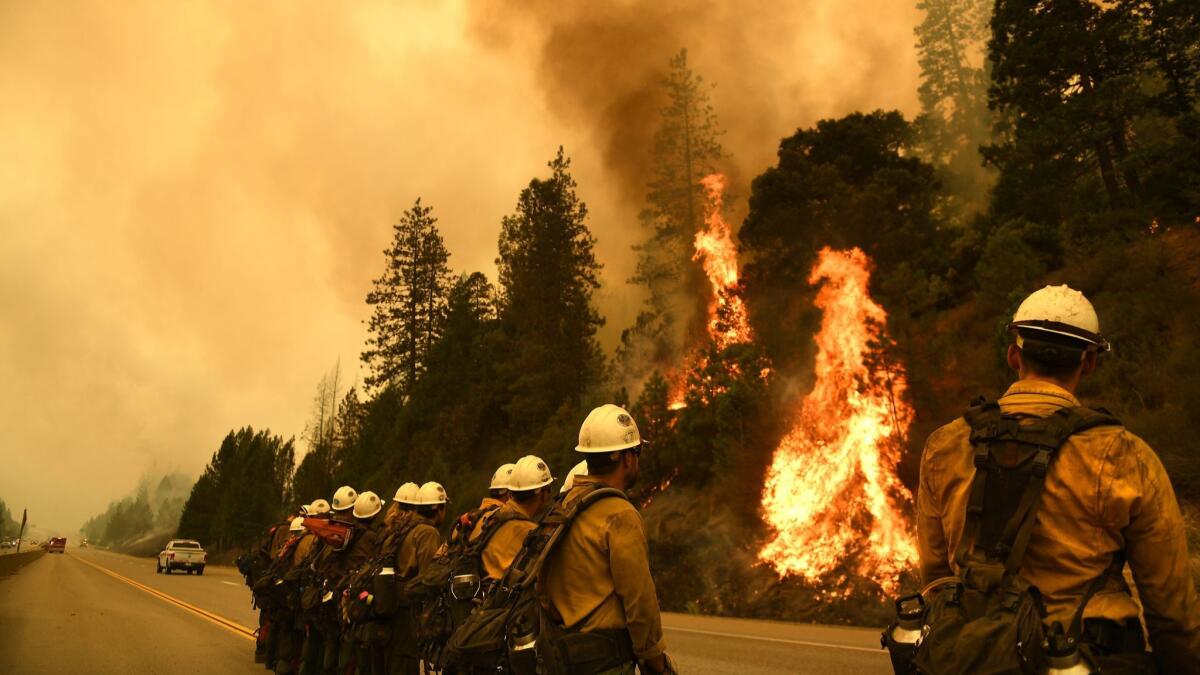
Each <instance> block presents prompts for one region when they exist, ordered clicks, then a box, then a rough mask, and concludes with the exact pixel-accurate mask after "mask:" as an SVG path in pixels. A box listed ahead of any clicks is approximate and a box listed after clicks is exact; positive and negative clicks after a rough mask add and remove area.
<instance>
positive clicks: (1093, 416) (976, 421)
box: [955, 402, 1120, 576]
mask: <svg viewBox="0 0 1200 675" xmlns="http://www.w3.org/2000/svg"><path fill="white" fill-rule="evenodd" d="M964 417H965V418H966V420H967V423H968V424H970V425H971V445H972V447H973V448H974V458H973V461H974V464H975V478H974V480H973V482H972V484H971V492H970V494H969V496H968V501H967V515H966V522H965V524H964V528H963V536H962V538H961V539H960V540H959V545H958V547H957V549H956V550H955V562H956V563H957V564H958V565H959V566H960V567H962V566H963V565H964V563H965V561H966V556H967V554H968V553H970V552H971V551H972V550H973V549H974V547H975V539H976V537H977V536H978V533H979V523H980V519H981V516H982V514H983V504H984V493H985V489H986V484H987V474H988V468H989V464H990V461H989V456H990V455H991V454H992V448H993V447H995V446H998V445H1004V444H1018V445H1022V446H1026V447H1033V448H1034V449H1035V454H1034V456H1033V460H1032V462H1031V463H1030V466H1029V470H1028V480H1027V481H1026V485H1025V490H1024V492H1023V493H1022V495H1021V500H1020V502H1019V503H1018V505H1017V508H1016V511H1015V512H1014V513H1013V515H1012V517H1011V518H1009V520H1008V522H1007V524H1006V525H1005V527H1004V531H1003V533H1002V534H1001V535H1000V537H999V539H998V540H997V542H996V545H995V547H994V548H993V549H992V550H991V551H990V553H991V554H992V556H993V557H996V558H1004V559H1005V561H1004V572H1005V574H1006V575H1009V576H1011V575H1013V574H1015V573H1016V572H1017V570H1019V569H1020V567H1021V563H1022V561H1023V560H1024V558H1025V550H1026V549H1027V547H1028V545H1029V539H1030V537H1031V535H1032V533H1033V524H1034V522H1035V521H1036V520H1037V508H1038V506H1039V505H1040V502H1041V496H1042V493H1043V492H1044V491H1045V487H1046V480H1045V479H1046V474H1047V473H1048V472H1049V470H1050V465H1051V463H1052V462H1053V460H1054V458H1055V456H1056V455H1057V452H1058V450H1059V448H1061V447H1062V445H1063V444H1064V443H1066V442H1067V439H1069V438H1070V437H1071V436H1073V435H1075V434H1077V433H1080V432H1082V431H1085V430H1087V429H1091V428H1094V427H1098V426H1104V425H1119V424H1120V422H1119V421H1118V420H1116V419H1115V418H1114V417H1112V416H1111V415H1108V414H1105V413H1103V412H1099V411H1095V410H1091V409H1089V408H1083V407H1074V408H1062V409H1060V410H1058V411H1056V412H1055V413H1054V414H1052V415H1049V416H1047V417H1044V418H1035V419H1032V420H1030V419H1029V418H1024V419H1022V418H1021V417H1019V416H1015V415H1004V414H1003V413H1002V412H1001V410H1000V406H999V405H998V404H996V403H994V402H984V403H982V404H981V405H978V406H975V407H972V408H971V409H970V410H968V411H967V413H966V414H965V415H964ZM1022 421H1024V422H1025V423H1024V424H1022Z"/></svg>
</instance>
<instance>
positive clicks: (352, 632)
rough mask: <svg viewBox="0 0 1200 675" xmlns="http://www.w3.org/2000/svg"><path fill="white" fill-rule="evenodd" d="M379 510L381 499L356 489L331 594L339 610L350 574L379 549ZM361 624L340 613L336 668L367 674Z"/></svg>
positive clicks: (366, 651)
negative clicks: (350, 525) (351, 520)
mask: <svg viewBox="0 0 1200 675" xmlns="http://www.w3.org/2000/svg"><path fill="white" fill-rule="evenodd" d="M382 510H383V502H382V501H381V500H380V499H379V496H378V495H376V494H375V493H374V492H371V491H369V490H368V491H366V492H362V493H359V495H358V496H357V497H356V498H355V499H354V507H353V509H352V513H353V515H354V537H353V538H351V539H350V544H349V545H348V546H347V547H346V555H345V558H344V561H343V566H342V570H343V572H342V575H341V577H339V579H338V581H337V582H336V584H335V587H334V589H335V590H334V595H335V596H336V597H338V598H339V602H340V603H341V606H342V609H343V612H344V609H345V607H346V605H347V603H348V601H349V597H348V596H347V591H348V589H349V587H350V580H351V575H352V574H354V573H355V572H357V571H359V570H360V569H361V568H362V566H363V564H364V563H366V562H367V560H368V559H370V558H371V556H373V555H374V554H375V552H376V551H377V550H378V549H379V543H380V540H381V539H382V534H381V533H382V530H383V525H384V519H383V518H380V517H378V516H379V512H380V511H382ZM364 628H365V627H364V626H360V625H353V624H351V623H350V622H349V621H348V620H346V618H345V615H344V614H343V621H342V636H341V648H340V650H339V652H338V671H339V672H343V673H345V672H350V671H352V670H354V669H355V668H356V665H357V667H358V672H360V673H365V674H367V675H370V674H371V673H373V670H372V669H371V668H370V665H369V664H370V660H369V645H368V643H367V639H366V638H367V635H366V634H365V633H364V631H363V629H364Z"/></svg>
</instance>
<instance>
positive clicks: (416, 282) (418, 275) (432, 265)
mask: <svg viewBox="0 0 1200 675" xmlns="http://www.w3.org/2000/svg"><path fill="white" fill-rule="evenodd" d="M432 214H433V208H432V207H429V206H422V205H421V200H420V199H417V201H416V203H415V204H413V206H412V208H411V209H409V210H408V211H406V212H405V213H404V215H403V216H402V217H401V218H400V222H399V223H397V224H396V225H395V226H393V230H394V236H393V240H392V246H391V248H389V249H387V250H386V251H384V254H385V255H386V256H387V267H386V269H385V270H384V273H383V275H382V276H381V277H379V278H378V279H376V280H375V288H374V289H373V290H372V291H371V292H370V293H368V294H367V304H368V305H371V307H372V313H371V319H370V320H369V322H368V324H367V329H368V331H369V332H370V337H369V338H368V339H367V349H366V351H364V352H363V354H362V360H363V362H364V363H366V364H367V366H368V367H369V368H370V371H371V373H370V375H369V376H368V377H367V378H366V385H367V387H369V388H371V389H374V390H378V389H382V388H385V387H388V386H396V387H399V389H400V391H401V392H402V393H406V392H408V391H409V390H410V389H411V388H412V386H413V384H414V383H415V382H416V381H417V379H418V378H419V377H420V375H421V373H422V372H423V370H424V359H425V357H426V355H427V354H428V353H429V350H430V349H431V348H432V347H433V345H434V343H435V342H437V339H438V336H439V335H440V334H441V330H442V321H443V319H444V315H445V308H446V293H447V292H448V290H449V286H450V281H451V276H450V268H449V266H448V264H447V261H448V260H449V258H450V253H449V252H448V251H447V250H446V245H445V242H444V241H443V240H442V235H441V232H440V231H439V230H438V227H437V218H434V217H433V215H432Z"/></svg>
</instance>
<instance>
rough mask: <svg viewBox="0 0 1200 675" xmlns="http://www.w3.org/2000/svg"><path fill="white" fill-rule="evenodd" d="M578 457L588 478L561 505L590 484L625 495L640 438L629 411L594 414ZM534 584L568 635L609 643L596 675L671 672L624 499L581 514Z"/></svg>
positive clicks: (633, 518) (638, 523)
mask: <svg viewBox="0 0 1200 675" xmlns="http://www.w3.org/2000/svg"><path fill="white" fill-rule="evenodd" d="M575 450H576V451H577V452H580V453H583V455H584V457H585V459H586V461H587V475H576V476H575V480H574V487H573V488H572V489H571V490H570V491H569V492H568V493H567V495H566V497H565V498H564V503H565V504H568V505H569V504H570V503H571V502H572V500H573V499H578V498H581V497H582V495H583V494H584V493H586V492H587V491H588V489H589V488H590V487H592V486H594V485H595V484H604V485H607V486H609V487H614V488H617V489H619V490H629V489H630V488H631V487H632V486H633V485H634V483H635V482H636V480H637V477H638V458H639V457H640V455H641V452H642V441H641V436H640V435H639V433H638V429H637V425H636V424H635V423H634V422H633V418H632V417H631V416H630V415H629V413H628V412H626V411H625V410H623V409H621V408H620V407H618V406H615V405H604V406H601V407H599V408H596V409H595V410H593V411H592V412H591V413H590V414H589V415H588V416H587V419H585V420H584V422H583V426H582V427H581V428H580V430H579V445H577V446H576V447H575ZM542 574H543V577H542V580H541V581H540V582H539V583H540V584H541V592H542V597H543V601H544V602H545V603H546V604H547V609H548V610H549V611H550V612H551V614H552V615H554V616H556V617H558V618H560V619H561V620H562V623H563V626H564V627H565V628H566V629H567V630H568V631H578V632H581V633H597V634H599V635H608V636H614V637H615V640H614V645H615V652H614V654H613V658H612V662H611V663H610V664H609V665H608V666H606V667H604V668H603V669H601V670H600V671H599V672H601V673H604V674H605V675H610V674H611V675H628V674H631V673H633V672H634V662H635V661H636V662H637V663H638V664H640V668H641V670H642V672H649V673H656V674H657V673H670V672H674V670H675V669H674V666H673V664H672V662H671V660H670V659H668V658H667V655H666V642H665V640H664V639H663V630H662V618H661V616H660V613H659V607H658V596H657V595H656V591H655V588H654V578H653V577H652V576H651V574H650V560H649V555H648V547H647V544H646V533H645V531H644V530H643V529H642V518H641V516H640V515H639V514H638V512H637V509H636V508H634V507H633V505H632V504H630V503H629V502H628V501H626V500H624V499H602V500H600V501H598V502H596V503H595V504H594V505H592V506H591V507H590V508H588V509H587V510H585V511H583V512H582V513H580V514H579V516H578V517H577V519H576V520H575V522H574V524H573V525H572V527H571V529H570V530H569V531H568V532H567V534H566V536H565V538H564V539H563V541H562V542H561V543H560V544H559V545H558V548H557V549H556V550H555V551H554V553H553V554H552V555H551V556H550V558H549V559H548V560H547V562H546V568H545V569H544V570H543V571H542Z"/></svg>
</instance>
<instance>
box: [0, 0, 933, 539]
mask: <svg viewBox="0 0 1200 675" xmlns="http://www.w3.org/2000/svg"><path fill="white" fill-rule="evenodd" d="M778 4H779V5H780V7H781V8H785V9H781V8H769V7H767V6H766V4H765V3H745V2H739V1H736V0H727V1H721V2H717V1H711V2H693V3H683V2H669V1H668V2H661V1H660V2H651V1H646V2H614V3H611V4H603V3H584V2H567V3H563V2H521V1H519V0H513V1H512V2H503V1H494V2H477V3H470V4H469V5H468V4H467V3H460V2H438V1H433V0H429V1H421V2H399V1H390V2H388V1H378V2H376V1H365V2H347V3H331V2H296V1H294V0H281V1H279V2H267V1H260V0H250V1H246V0H230V1H229V2H210V3H200V2H178V3H164V2H157V1H155V2H120V3H114V2H71V1H68V2H18V1H16V0H0V378H2V380H3V382H4V384H5V385H6V386H5V387H4V389H3V392H2V393H0V498H2V499H4V500H5V501H6V502H7V503H8V505H9V507H10V508H12V509H13V510H14V511H16V512H18V513H19V512H20V509H21V508H22V507H28V508H29V510H30V518H31V520H33V521H35V522H38V523H40V524H42V525H45V526H50V527H55V528H60V529H61V531H63V532H64V533H65V532H74V530H75V528H76V527H77V526H78V525H79V524H80V523H82V521H83V520H84V519H86V518H87V517H88V516H90V515H93V514H94V513H97V512H99V511H101V510H103V508H104V507H105V505H106V504H107V503H108V502H109V501H110V500H111V499H114V498H117V497H120V496H123V495H125V494H127V493H128V492H129V491H130V490H131V489H132V488H133V487H134V486H135V485H136V483H137V480H138V478H139V477H140V476H141V475H142V474H144V473H145V472H146V471H148V470H156V471H157V470H175V469H180V470H183V471H187V472H189V473H193V474H195V473H198V472H199V471H200V469H201V468H202V467H203V465H204V463H205V462H206V461H207V459H208V457H209V456H210V455H211V453H212V452H213V450H214V449H215V448H216V446H217V444H218V443H219V441H220V439H221V437H222V436H223V435H224V434H225V433H226V432H227V431H228V430H229V429H230V428H232V427H236V426H242V425H245V424H251V425H254V426H255V427H269V428H270V429H271V430H272V431H275V432H277V433H280V434H283V435H284V436H291V435H297V436H298V435H299V434H300V433H301V431H302V430H303V428H304V422H305V420H306V418H307V416H308V412H309V404H310V401H311V398H312V395H313V392H314V389H315V385H316V383H317V381H318V379H319V378H320V376H321V374H322V373H323V372H325V371H327V370H329V369H330V368H331V367H332V366H333V365H334V363H335V362H336V361H338V360H339V359H340V360H341V363H342V366H343V368H344V370H345V371H346V374H347V375H348V376H349V377H350V378H351V379H353V378H354V377H356V376H358V372H357V368H358V354H359V352H360V350H361V346H362V341H363V338H364V330H363V324H362V321H363V320H364V319H365V318H366V316H367V310H366V305H365V304H364V303H363V298H364V296H365V294H366V292H367V290H368V288H369V287H370V284H371V280H372V279H373V278H374V277H375V276H377V274H378V272H379V270H380V269H381V265H382V253H381V251H382V250H383V248H384V247H385V246H386V245H387V243H388V240H389V238H390V236H391V227H390V226H391V224H392V223H393V222H394V221H395V220H396V218H397V217H398V215H399V214H400V213H401V211H403V210H404V209H405V208H407V207H408V206H410V205H411V203H412V202H413V200H414V199H415V198H416V197H418V196H421V197H422V198H423V199H424V201H425V202H426V203H428V204H430V205H432V206H433V207H434V210H435V214H436V215H437V216H438V217H439V218H440V224H441V227H442V230H443V233H444V234H445V237H446V241H447V244H448V246H449V248H450V250H451V253H452V257H451V265H452V266H453V267H454V268H455V269H456V270H459V271H462V270H484V271H486V272H487V273H488V274H489V275H491V276H493V278H494V265H493V259H494V258H495V246H496V236H497V233H498V231H499V221H500V218H501V216H503V215H504V214H506V213H508V212H510V211H511V209H512V207H513V204H514V203H515V200H516V196H517V193H518V192H519V190H520V189H521V187H522V186H523V185H524V184H525V183H526V182H527V181H528V180H529V178H530V177H532V176H534V175H539V174H541V173H543V172H544V169H545V163H546V161H547V160H549V159H550V158H551V157H552V156H553V154H554V151H555V149H556V147H557V146H558V145H559V144H562V145H564V146H565V147H566V150H567V152H568V154H569V155H571V156H572V157H573V158H574V167H575V175H576V179H577V180H578V182H579V185H580V193H581V195H582V196H583V198H584V199H585V200H586V201H587V202H588V203H589V206H590V207H591V212H592V217H591V222H590V225H591V227H592V230H593V232H594V233H595V235H596V236H597V238H598V240H599V243H598V257H599V259H600V261H601V262H602V263H603V264H604V265H605V270H604V278H605V282H606V286H605V288H604V289H603V290H602V292H601V293H600V298H599V300H600V303H601V306H602V309H603V311H604V312H605V314H606V315H607V316H608V318H609V325H608V326H607V327H606V329H605V333H604V339H605V342H606V346H611V343H612V341H613V338H614V336H615V335H616V334H617V333H619V331H620V329H621V328H622V327H623V326H624V325H625V324H626V322H627V321H628V318H629V317H630V316H631V315H632V314H633V313H634V311H635V310H636V307H637V304H638V302H639V301H640V296H639V294H638V293H637V291H636V289H633V288H630V287H628V286H627V285H626V284H625V283H624V280H625V279H626V278H627V277H628V276H629V275H630V272H631V266H632V257H631V255H630V252H629V246H630V245H631V244H633V243H635V242H636V240H637V237H638V236H639V234H638V230H637V225H636V219H635V214H636V212H637V210H638V209H639V208H640V203H639V199H640V188H639V187H638V185H639V181H640V180H641V176H642V175H643V172H644V170H645V168H644V167H645V164H644V162H645V159H646V157H647V156H648V152H649V148H648V147H647V146H646V144H647V142H648V138H649V136H650V135H651V134H652V132H653V129H654V126H655V124H656V122H657V114H656V112H655V108H656V106H657V104H658V103H657V101H656V99H655V98H654V95H655V93H656V89H655V86H656V83H657V81H658V79H659V78H660V77H661V75H662V72H663V69H664V67H665V64H666V62H667V60H668V58H669V57H670V56H671V55H672V54H673V53H675V52H677V51H678V50H679V49H680V48H681V47H687V48H688V49H689V53H690V55H691V61H692V64H693V66H694V68H695V69H696V70H697V71H698V72H700V73H701V74H703V75H704V77H705V78H706V80H707V81H708V82H710V83H713V84H716V85H717V86H716V89H714V90H713V91H712V96H713V103H714V106H715V108H716V111H717V113H718V115H719V116H720V118H721V120H722V122H723V125H724V126H725V127H726V129H727V135H726V138H725V145H726V150H727V151H728V152H730V153H731V154H732V157H731V159H730V161H729V163H728V164H729V166H728V170H729V172H730V174H731V175H732V176H733V177H734V178H735V194H737V193H740V194H741V195H742V196H743V198H744V195H745V194H746V193H747V192H748V181H749V179H750V178H752V177H753V176H754V175H755V174H756V173H758V172H759V171H761V170H762V169H763V168H764V167H765V166H767V165H768V164H769V163H770V162H771V161H772V160H773V158H774V152H775V148H776V145H777V143H778V141H779V139H780V138H781V137H782V136H784V135H787V134H789V133H791V132H792V131H794V130H795V129H796V128H797V127H798V126H805V125H809V124H811V123H812V122H814V121H815V120H817V119H819V118H821V117H825V116H831V115H840V114H844V113H846V112H849V111H851V110H855V109H873V108H879V107H883V108H899V109H901V110H902V111H904V112H905V113H906V114H909V115H911V114H913V113H914V112H915V109H916V94H915V88H916V83H917V67H916V55H915V53H914V51H913V48H912V42H913V37H912V31H913V27H914V26H915V24H916V22H917V20H918V18H919V17H918V13H917V12H916V10H915V9H914V8H912V7H910V6H908V3H906V2H904V1H903V0H796V1H794V2H789V3H778ZM914 4H915V3H914ZM752 8H758V9H752ZM390 487H391V486H381V488H382V489H390Z"/></svg>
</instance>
